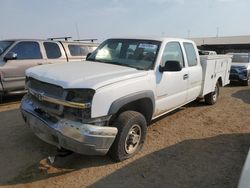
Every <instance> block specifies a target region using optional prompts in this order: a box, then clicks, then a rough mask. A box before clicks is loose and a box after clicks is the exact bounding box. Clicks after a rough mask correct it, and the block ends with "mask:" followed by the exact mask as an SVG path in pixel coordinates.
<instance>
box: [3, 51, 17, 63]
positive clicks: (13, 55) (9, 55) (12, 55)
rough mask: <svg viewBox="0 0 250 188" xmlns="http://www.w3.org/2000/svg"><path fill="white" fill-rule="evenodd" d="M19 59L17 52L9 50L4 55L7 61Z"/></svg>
mask: <svg viewBox="0 0 250 188" xmlns="http://www.w3.org/2000/svg"><path fill="white" fill-rule="evenodd" d="M14 59H17V54H16V53H14V52H9V53H7V54H6V55H5V56H4V61H5V62H7V61H8V60H14Z"/></svg>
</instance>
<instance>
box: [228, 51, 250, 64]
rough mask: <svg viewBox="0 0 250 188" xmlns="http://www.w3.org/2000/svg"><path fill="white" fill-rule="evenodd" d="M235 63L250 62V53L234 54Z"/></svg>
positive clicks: (233, 60)
mask: <svg viewBox="0 0 250 188" xmlns="http://www.w3.org/2000/svg"><path fill="white" fill-rule="evenodd" d="M232 62H233V63H249V54H247V53H246V54H233V59H232Z"/></svg>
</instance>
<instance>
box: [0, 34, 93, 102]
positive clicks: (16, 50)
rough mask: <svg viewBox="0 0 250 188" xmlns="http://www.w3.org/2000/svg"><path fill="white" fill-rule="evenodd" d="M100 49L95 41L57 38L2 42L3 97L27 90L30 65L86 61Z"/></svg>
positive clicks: (0, 82) (0, 77)
mask: <svg viewBox="0 0 250 188" xmlns="http://www.w3.org/2000/svg"><path fill="white" fill-rule="evenodd" d="M66 39H67V38H66ZM96 48H97V44H96V43H93V42H91V41H89V42H80V41H77V42H74V41H56V40H55V39H53V38H52V39H50V40H32V39H28V40H27V39H16V40H4V41H0V100H1V97H2V96H3V95H5V94H9V93H18V92H20V91H23V90H24V85H25V70H26V69H27V68H30V67H33V66H36V65H45V64H52V63H59V62H60V63H61V62H65V61H68V62H69V61H80V60H84V59H85V58H86V55H87V54H88V53H89V52H92V51H94V50H95V49H96Z"/></svg>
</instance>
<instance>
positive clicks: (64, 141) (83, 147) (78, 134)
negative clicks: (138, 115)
mask: <svg viewBox="0 0 250 188" xmlns="http://www.w3.org/2000/svg"><path fill="white" fill-rule="evenodd" d="M34 109H35V106H34V104H33V103H32V100H30V99H29V98H28V97H24V98H23V100H22V102H21V112H22V115H23V118H24V120H25V122H26V124H27V125H28V126H29V127H30V128H31V129H32V131H33V132H34V133H35V135H37V136H38V137H39V138H40V139H42V140H43V141H45V142H47V143H49V144H52V145H55V146H57V147H58V148H65V149H68V150H71V151H74V152H76V153H80V154H84V155H105V154H106V153H107V152H108V150H109V148H110V147H111V145H112V143H113V141H114V139H115V137H116V134H117V128H115V127H105V126H95V125H90V124H83V123H80V122H75V121H70V120H66V119H61V120H59V121H57V122H52V121H51V120H50V119H49V118H48V117H46V116H44V115H41V114H39V113H37V112H36V111H35V110H34Z"/></svg>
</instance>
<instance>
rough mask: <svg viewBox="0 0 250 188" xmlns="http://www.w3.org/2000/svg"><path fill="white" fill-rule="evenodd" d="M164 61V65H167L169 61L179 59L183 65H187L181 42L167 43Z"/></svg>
mask: <svg viewBox="0 0 250 188" xmlns="http://www.w3.org/2000/svg"><path fill="white" fill-rule="evenodd" d="M162 61H163V65H165V63H166V62H167V61H178V62H180V65H181V66H182V67H185V64H184V60H183V53H182V50H181V45H180V43H179V42H169V43H167V45H166V47H165V49H164V52H163V56H162Z"/></svg>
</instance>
